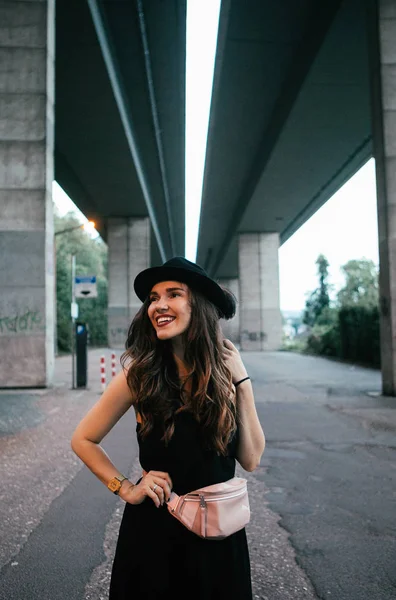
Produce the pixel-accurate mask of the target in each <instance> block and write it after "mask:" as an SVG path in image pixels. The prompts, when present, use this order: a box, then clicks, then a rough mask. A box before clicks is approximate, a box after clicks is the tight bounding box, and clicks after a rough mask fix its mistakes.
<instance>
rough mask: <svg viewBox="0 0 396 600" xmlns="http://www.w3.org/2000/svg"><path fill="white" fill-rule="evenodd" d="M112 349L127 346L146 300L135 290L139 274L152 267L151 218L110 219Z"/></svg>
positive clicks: (109, 310)
mask: <svg viewBox="0 0 396 600" xmlns="http://www.w3.org/2000/svg"><path fill="white" fill-rule="evenodd" d="M108 245H109V308H108V338H109V346H110V348H125V341H126V338H127V334H128V329H129V326H130V324H131V321H132V319H133V317H134V316H135V314H136V313H137V311H138V310H139V308H140V307H141V305H142V303H141V301H140V300H139V298H138V297H137V296H136V294H135V292H134V289H133V282H134V280H135V277H136V275H137V274H138V273H139V272H140V271H142V270H143V269H147V268H148V267H149V266H150V222H149V219H148V218H144V219H132V218H112V219H108Z"/></svg>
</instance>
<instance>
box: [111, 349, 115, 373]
mask: <svg viewBox="0 0 396 600" xmlns="http://www.w3.org/2000/svg"><path fill="white" fill-rule="evenodd" d="M111 376H112V377H115V376H116V355H115V352H112V353H111Z"/></svg>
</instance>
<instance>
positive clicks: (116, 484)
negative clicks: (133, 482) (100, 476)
mask: <svg viewBox="0 0 396 600" xmlns="http://www.w3.org/2000/svg"><path fill="white" fill-rule="evenodd" d="M125 479H127V477H124V475H121V476H120V477H117V476H116V477H113V479H110V481H109V483H108V484H107V487H108V488H109V490H110V491H112V492H113V494H116V495H117V496H118V492H119V491H120V489H121V484H122V482H123V481H124V480H125Z"/></svg>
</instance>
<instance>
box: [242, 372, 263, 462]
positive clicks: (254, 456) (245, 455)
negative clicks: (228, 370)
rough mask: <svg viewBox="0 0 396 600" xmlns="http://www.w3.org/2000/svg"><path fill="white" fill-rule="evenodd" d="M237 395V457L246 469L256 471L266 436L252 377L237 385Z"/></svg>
mask: <svg viewBox="0 0 396 600" xmlns="http://www.w3.org/2000/svg"><path fill="white" fill-rule="evenodd" d="M241 379H243V377H241ZM238 381H239V380H238ZM236 396H237V397H236V401H237V419H238V426H239V443H238V448H237V459H238V462H239V464H240V465H241V466H242V467H243V468H244V469H245V471H254V469H256V468H257V467H258V466H259V464H260V459H261V456H262V454H263V452H264V448H265V437H264V432H263V430H262V427H261V424H260V421H259V418H258V416H257V411H256V406H255V404H254V396H253V387H252V383H251V381H250V379H247V380H246V381H244V382H243V383H241V384H240V385H238V386H237V388H236Z"/></svg>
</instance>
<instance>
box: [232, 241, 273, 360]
mask: <svg viewBox="0 0 396 600" xmlns="http://www.w3.org/2000/svg"><path fill="white" fill-rule="evenodd" d="M278 249H279V234H278V233H242V234H240V235H239V245H238V252H239V255H238V269H239V301H240V311H239V318H240V344H241V349H242V350H278V349H279V348H280V346H281V343H282V318H281V312H280V301H279V260H278Z"/></svg>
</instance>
